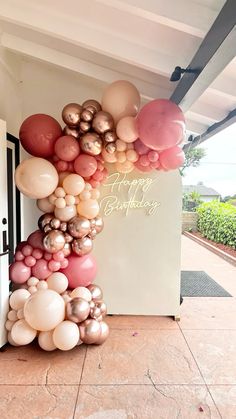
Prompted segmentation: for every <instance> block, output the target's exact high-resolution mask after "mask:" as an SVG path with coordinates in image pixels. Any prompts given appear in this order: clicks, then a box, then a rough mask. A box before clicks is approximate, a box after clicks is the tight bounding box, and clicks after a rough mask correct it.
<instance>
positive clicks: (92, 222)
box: [89, 218, 96, 228]
mask: <svg viewBox="0 0 236 419" xmlns="http://www.w3.org/2000/svg"><path fill="white" fill-rule="evenodd" d="M89 221H90V226H91V228H95V225H96V221H95V218H92V220H89Z"/></svg>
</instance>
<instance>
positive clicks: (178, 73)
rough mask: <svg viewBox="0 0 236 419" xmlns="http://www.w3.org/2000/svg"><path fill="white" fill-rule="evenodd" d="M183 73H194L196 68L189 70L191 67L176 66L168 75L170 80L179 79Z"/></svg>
mask: <svg viewBox="0 0 236 419" xmlns="http://www.w3.org/2000/svg"><path fill="white" fill-rule="evenodd" d="M183 73H196V70H191V68H181V67H179V66H177V67H175V69H174V71H173V73H172V74H171V76H170V81H179V80H180V79H181V75H182V74H183Z"/></svg>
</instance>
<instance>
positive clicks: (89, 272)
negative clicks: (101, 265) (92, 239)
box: [60, 254, 97, 288]
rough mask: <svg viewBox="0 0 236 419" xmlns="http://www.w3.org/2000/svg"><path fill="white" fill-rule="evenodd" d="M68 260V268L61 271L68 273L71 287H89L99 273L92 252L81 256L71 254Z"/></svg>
mask: <svg viewBox="0 0 236 419" xmlns="http://www.w3.org/2000/svg"><path fill="white" fill-rule="evenodd" d="M67 260H68V262H69V263H68V266H67V268H65V269H61V270H60V271H61V272H62V273H64V274H65V275H66V277H67V279H68V282H69V288H77V287H87V286H88V285H89V284H91V283H92V282H93V280H94V279H95V277H96V274H97V264H96V260H95V259H94V257H93V256H92V255H91V254H89V255H85V256H81V257H78V256H75V255H73V254H71V255H70V256H68V258H67Z"/></svg>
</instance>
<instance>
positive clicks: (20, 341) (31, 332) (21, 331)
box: [11, 319, 37, 345]
mask: <svg viewBox="0 0 236 419" xmlns="http://www.w3.org/2000/svg"><path fill="white" fill-rule="evenodd" d="M36 335H37V330H35V329H33V328H32V327H30V325H29V324H28V323H27V322H26V321H25V320H24V319H22V320H18V321H17V322H16V323H15V324H14V325H13V327H12V329H11V337H12V339H13V341H14V342H15V343H16V344H17V345H28V344H29V343H31V342H33V340H34V338H35V337H36Z"/></svg>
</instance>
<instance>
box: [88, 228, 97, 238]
mask: <svg viewBox="0 0 236 419" xmlns="http://www.w3.org/2000/svg"><path fill="white" fill-rule="evenodd" d="M96 235H97V232H96V229H95V227H94V228H92V230H91V231H90V233H89V234H88V236H89V237H90V239H92V240H94V239H95V238H96Z"/></svg>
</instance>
